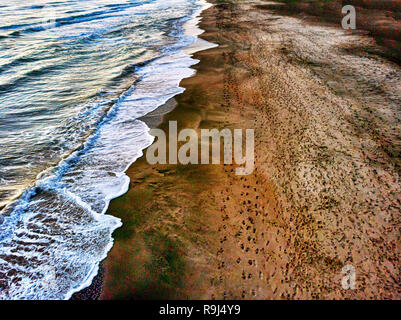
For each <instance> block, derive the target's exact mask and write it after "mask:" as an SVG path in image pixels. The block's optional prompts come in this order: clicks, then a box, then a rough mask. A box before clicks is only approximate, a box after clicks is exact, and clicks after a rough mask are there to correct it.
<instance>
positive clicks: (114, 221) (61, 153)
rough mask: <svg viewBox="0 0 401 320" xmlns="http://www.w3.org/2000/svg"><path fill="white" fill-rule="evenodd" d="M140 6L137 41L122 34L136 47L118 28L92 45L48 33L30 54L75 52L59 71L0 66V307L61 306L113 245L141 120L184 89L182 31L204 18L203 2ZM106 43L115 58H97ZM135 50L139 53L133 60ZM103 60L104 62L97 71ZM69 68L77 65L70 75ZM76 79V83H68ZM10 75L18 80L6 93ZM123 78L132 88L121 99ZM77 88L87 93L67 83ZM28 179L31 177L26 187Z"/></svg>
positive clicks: (145, 140)
mask: <svg viewBox="0 0 401 320" xmlns="http://www.w3.org/2000/svg"><path fill="white" fill-rule="evenodd" d="M97 1H100V0H97ZM122 2H125V1H122ZM138 3H140V4H141V5H143V6H144V7H143V8H142V9H141V10H142V11H143V12H145V13H146V14H148V16H146V15H145V14H143V19H144V20H140V21H138V22H135V25H137V26H141V27H140V28H143V26H144V23H143V22H144V21H145V20H146V19H148V20H149V19H152V23H151V24H150V25H151V26H152V27H151V29H150V30H147V32H146V33H144V34H143V35H142V34H138V33H135V34H133V35H131V34H130V33H129V32H128V35H129V37H131V38H132V37H135V38H134V39H135V43H134V45H133V46H129V45H128V46H127V39H128V38H121V37H120V35H121V32H114V31H116V30H121V29H123V28H125V31H124V32H123V34H125V35H127V30H128V29H127V28H126V22H125V20H124V21H123V23H119V24H117V26H118V27H116V24H112V25H107V28H104V24H102V26H101V27H100V26H98V25H90V27H91V28H92V29H91V30H89V34H93V33H94V31H93V28H97V27H99V28H100V29H98V31H96V32H95V33H97V34H98V35H99V37H98V38H97V39H96V40H95V41H93V42H87V41H86V40H87V39H88V37H87V36H88V34H87V33H86V29H85V32H82V30H78V31H77V30H75V29H70V28H68V29H65V31H63V32H62V33H56V34H54V33H52V32H55V31H48V32H49V34H48V36H49V38H48V39H50V40H51V41H50V44H52V45H49V42H45V43H39V44H38V45H37V46H36V47H35V48H34V50H32V52H38V50H39V49H38V48H43V49H46V50H53V51H54V52H55V54H56V53H57V51H60V50H65V49H64V46H66V45H69V46H72V44H73V46H74V47H73V48H71V47H70V49H69V56H68V58H67V56H66V57H65V58H64V60H63V62H62V63H61V64H55V65H53V64H51V65H47V66H46V65H38V66H36V69H33V70H32V69H30V68H29V67H28V66H30V65H32V64H36V63H41V61H40V60H38V59H36V58H34V57H32V56H31V57H29V56H27V55H22V54H21V55H19V56H20V57H21V58H14V59H13V60H11V61H10V60H6V62H5V63H1V62H2V60H1V59H0V70H3V72H1V73H0V80H1V79H3V88H1V89H0V90H3V92H2V93H3V94H2V95H0V102H1V103H3V105H2V108H3V109H2V110H4V114H5V115H6V117H4V119H3V120H4V121H3V125H0V142H2V143H5V144H4V145H5V148H6V151H7V153H4V154H2V153H1V152H0V173H1V175H0V180H1V181H2V185H1V187H0V195H2V194H4V195H8V196H9V195H10V194H14V196H13V198H11V197H10V198H9V200H8V202H7V199H5V200H4V201H3V204H4V203H5V206H4V208H3V209H2V211H1V213H0V299H68V298H70V297H71V295H72V294H73V293H74V292H76V291H79V290H80V289H82V288H84V287H86V286H88V285H89V284H90V283H91V281H92V279H93V277H94V276H95V275H96V274H97V271H98V265H99V262H100V261H101V260H103V259H104V258H105V257H106V255H107V252H108V251H109V250H110V248H111V247H112V245H113V239H112V233H113V231H114V230H115V229H116V228H118V227H120V226H121V221H120V220H119V219H118V218H116V217H112V216H110V215H107V214H106V211H107V208H108V205H109V202H110V200H111V199H113V198H115V197H117V196H119V195H121V194H123V193H125V192H126V191H127V189H128V187H129V178H128V177H127V176H126V174H125V171H126V170H127V168H128V167H129V166H130V165H131V164H132V162H134V161H135V160H136V159H138V158H139V157H140V156H142V152H143V150H144V149H145V148H146V147H147V146H149V145H150V144H151V143H152V142H153V137H152V136H150V135H149V133H148V132H149V128H148V127H147V126H146V124H145V123H144V122H142V121H140V120H138V119H139V118H140V117H142V116H144V115H146V114H147V113H149V112H151V111H153V110H155V109H156V108H157V107H159V106H161V105H163V104H164V103H166V102H167V101H168V100H169V99H171V97H173V96H175V95H177V94H179V93H181V92H183V90H184V89H183V88H180V87H179V83H180V81H181V80H182V79H183V78H185V77H189V76H191V75H192V74H193V72H194V71H193V70H192V69H191V68H190V67H191V66H192V65H193V64H195V63H196V62H197V61H196V60H194V59H192V58H191V57H190V56H189V55H188V54H186V53H185V52H184V50H183V49H184V48H186V47H187V46H188V45H190V44H192V43H193V42H194V41H195V40H196V36H193V35H192V36H191V35H187V34H184V33H183V29H182V25H183V23H184V22H185V21H187V20H188V19H190V18H191V17H193V16H194V15H195V13H196V12H198V10H200V5H199V3H198V1H195V0H193V1H190V0H180V1H177V0H176V1H168V0H165V1H142V2H135V5H136V6H137V7H138ZM145 5H147V6H145ZM106 6H109V4H107V5H106ZM109 7H110V8H115V7H113V6H109ZM118 8H119V9H121V10H122V8H132V4H131V3H125V4H124V3H122V4H121V6H120V7H118ZM93 21H94V20H92V22H93ZM117 22H118V21H115V23H117ZM158 25H160V27H159V28H156V26H158ZM70 27H71V26H70ZM131 27H132V30H135V26H131ZM137 30H140V29H137ZM57 32H58V31H57ZM77 34H79V37H78V38H77ZM54 35H56V36H55V37H54ZM116 35H117V38H114V37H115V36H116ZM99 40H101V41H102V42H101V43H100V42H99ZM4 41H7V40H4ZM21 41H22V40H21ZM108 41H111V42H112V43H113V45H114V47H115V49H116V48H118V49H119V50H110V51H107V50H106V52H102V50H99V48H98V45H101V46H102V48H100V49H103V50H105V48H108ZM0 45H1V42H0ZM118 45H120V46H119V47H118ZM17 47H18V43H17ZM20 47H21V48H23V45H22V44H21V46H20ZM133 47H135V48H137V50H136V51H135V50H133V51H134V52H133V53H131V52H130V51H131V50H132V48H133ZM88 48H89V49H88ZM144 48H145V49H146V50H145V51H146V52H145V53H144V52H143V49H144ZM63 52H66V51H63ZM105 53H106V54H107V55H105V57H104V58H105V59H108V60H104V61H105V63H108V64H107V65H106V66H101V65H99V63H101V62H100V61H101V60H99V59H100V57H102V56H103V55H104V54H105ZM82 57H84V58H85V59H86V60H85V61H83V62H82V61H81V60H80V59H82ZM65 60H66V61H69V62H70V63H71V64H72V62H74V63H75V66H74V67H70V68H69V67H68V66H66V65H64V64H65ZM109 60H111V61H109ZM3 62H4V60H3ZM123 62H124V64H123V65H121V64H122V63H123ZM1 68H3V69H1ZM79 68H82V69H81V70H80V69H79ZM85 68H86V69H85ZM102 68H106V70H103V69H102ZM79 72H81V73H83V74H82V75H81V76H80V77H79V78H77V80H74V79H75V78H74V77H75V76H76V75H77V74H78V75H79ZM85 72H86V73H88V72H89V75H87V74H86V73H85ZM97 72H99V75H98V76H97ZM13 73H14V74H15V76H14V79H17V80H8V81H9V82H8V83H5V84H4V82H5V81H6V80H7V78H9V76H10V75H12V74H13ZM16 75H18V77H19V78H18V77H17V76H16ZM2 76H3V78H1V77H2ZM56 76H58V77H59V78H57V77H56ZM10 79H12V78H10ZM55 79H58V80H57V81H56V82H55V81H54V80H55ZM70 79H72V80H70ZM127 81H131V86H130V87H129V89H127V90H126V89H124V90H123V89H122V88H124V87H125V88H126V83H127ZM77 82H78V83H80V82H81V84H82V85H84V86H85V87H84V90H80V89H79V87H78V86H76V87H75V86H74V84H76V83H77ZM110 84H112V86H111V87H110ZM91 87H93V88H96V91H93V92H95V93H96V94H94V93H93V92H92V91H91V90H90V89H88V88H91ZM12 88H14V89H12ZM99 89H101V90H99ZM39 93H40V95H39V96H38V94H39ZM27 96H29V97H31V99H32V101H26V97H27ZM11 98H13V99H14V101H19V102H20V103H21V106H20V108H19V110H18V113H19V116H18V119H19V122H18V124H14V125H11V122H10V121H8V120H11V119H12V118H13V119H15V116H12V115H13V114H15V108H14V109H13V108H12V106H13V104H10V105H8V102H9V101H11V100H10V99H11ZM35 99H36V100H35ZM46 99H48V100H46ZM49 99H50V100H49ZM49 101H51V102H49ZM49 103H50V105H51V104H54V106H55V107H54V108H50V105H49ZM0 105H1V104H0ZM28 113H30V116H28ZM7 119H8V120H7ZM43 124H45V126H44V125H43ZM2 128H3V129H2ZM2 130H4V131H2ZM6 130H8V132H7V136H6V134H5V133H6ZM13 130H14V131H13ZM10 155H15V157H10ZM24 170H26V171H24ZM35 170H36V175H35V179H31V180H29V179H30V178H29V177H30V176H29V175H30V174H32V173H35ZM3 181H4V184H3ZM26 181H27V182H26ZM24 184H27V187H26V188H25V189H23V190H21V191H20V192H21V193H20V194H19V195H18V193H17V190H18V188H19V186H21V185H24ZM13 188H14V189H13ZM14 190H15V192H14ZM0 200H1V198H0ZM3 204H2V203H1V202H0V205H3Z"/></svg>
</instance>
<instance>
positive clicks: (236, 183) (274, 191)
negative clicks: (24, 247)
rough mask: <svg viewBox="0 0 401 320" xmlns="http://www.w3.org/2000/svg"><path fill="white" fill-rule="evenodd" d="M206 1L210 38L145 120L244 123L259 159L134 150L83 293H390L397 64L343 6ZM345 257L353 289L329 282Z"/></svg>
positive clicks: (396, 257)
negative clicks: (323, 8)
mask: <svg viewBox="0 0 401 320" xmlns="http://www.w3.org/2000/svg"><path fill="white" fill-rule="evenodd" d="M210 2H212V3H214V6H213V7H211V8H209V9H207V10H206V11H204V12H203V13H202V21H201V23H200V28H201V29H203V30H205V33H204V34H202V35H201V38H202V39H204V40H206V41H208V42H210V43H214V44H218V45H219V46H218V47H216V48H212V49H208V50H204V51H200V52H197V53H196V54H195V55H194V58H196V59H198V60H199V61H200V62H199V63H198V64H197V65H196V66H194V69H195V70H196V75H194V76H193V77H191V78H187V79H185V80H183V81H182V82H181V86H182V87H184V88H185V89H186V91H185V92H184V93H183V94H181V95H178V96H176V97H175V98H174V99H172V100H170V101H169V102H168V103H167V104H166V105H165V106H163V107H162V108H159V109H158V110H156V111H155V112H153V113H152V114H150V115H148V116H146V117H145V118H143V120H144V121H145V122H146V123H147V124H148V125H149V126H151V127H158V128H161V129H164V130H165V131H166V132H168V130H167V129H168V122H169V121H172V120H174V121H177V122H178V127H179V128H193V129H196V130H198V131H199V130H200V129H202V128H218V129H222V128H230V129H234V128H242V129H246V128H250V129H254V130H255V155H256V157H255V169H254V171H253V173H252V174H251V175H248V176H237V175H235V174H234V169H235V166H232V165H223V164H221V165H150V164H148V162H147V161H146V158H145V157H142V158H140V159H138V160H137V161H136V162H135V163H134V164H133V165H132V166H131V167H130V168H129V170H128V172H127V174H128V175H129V177H130V179H131V182H130V189H129V191H128V192H127V193H126V194H125V195H123V196H122V197H119V198H117V199H115V200H113V201H112V202H111V204H110V207H109V209H108V212H107V213H108V214H109V215H112V216H115V217H118V218H121V219H122V222H123V226H122V227H121V228H119V229H117V230H116V231H115V232H114V234H113V237H114V239H115V243H114V246H113V248H112V249H111V251H110V252H109V254H108V256H107V258H106V259H105V260H104V262H103V267H104V272H102V273H101V274H100V275H99V276H98V277H97V280H96V281H95V282H94V283H95V284H94V285H93V286H92V287H90V288H89V289H87V290H86V291H85V292H86V295H89V296H91V297H92V298H94V297H95V298H96V297H97V296H99V295H100V298H101V299H400V298H401V285H400V284H401V281H400V265H401V264H400V253H401V247H400V209H401V190H400V189H401V188H400V187H401V181H400V168H401V167H400V166H401V157H400V154H401V140H400V137H401V129H400V123H401V110H400V105H401V70H400V68H399V65H397V64H396V63H394V62H391V61H389V60H387V59H386V58H384V57H383V56H382V55H378V54H375V52H377V50H376V51H375V50H362V48H377V45H376V43H375V42H374V39H373V38H372V37H369V36H368V35H365V34H355V33H350V32H347V31H345V30H343V29H341V25H340V22H338V23H337V24H336V23H333V22H331V23H329V22H321V23H320V22H316V21H312V20H308V19H307V18H305V17H303V18H302V19H300V18H299V17H297V16H294V15H293V16H284V15H281V14H280V13H279V12H278V11H276V10H274V8H273V7H274V6H276V4H271V3H270V2H267V1H233V2H230V1H224V2H223V1H210ZM269 5H272V8H270V7H269ZM346 265H351V266H353V267H354V268H355V271H356V288H355V290H345V289H343V287H342V285H341V281H342V280H341V279H342V278H343V276H344V275H343V274H342V269H343V267H344V266H346ZM102 278H104V280H102ZM91 292H92V293H91ZM93 292H95V293H93ZM83 295H84V296H85V293H84V294H83ZM80 298H84V297H82V296H81V297H80Z"/></svg>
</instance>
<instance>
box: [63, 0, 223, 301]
mask: <svg viewBox="0 0 401 320" xmlns="http://www.w3.org/2000/svg"><path fill="white" fill-rule="evenodd" d="M200 4H201V8H200V9H199V10H198V11H197V12H196V13H195V14H194V15H193V17H192V19H190V20H189V21H187V22H186V23H185V24H184V30H185V31H184V33H185V34H187V35H191V36H195V37H197V41H199V40H200V38H199V37H198V36H199V35H201V34H202V33H204V32H205V31H204V30H202V29H201V28H200V27H199V23H200V22H201V21H202V17H201V16H200V15H201V14H202V12H203V11H204V10H206V9H209V8H210V7H212V6H213V4H211V3H209V2H207V1H206V0H200ZM203 44H204V45H203V46H201V45H200V46H198V47H197V49H194V50H192V51H191V52H190V53H188V52H186V54H187V55H188V57H190V58H192V54H193V53H195V52H199V51H203V50H207V49H210V48H213V47H217V46H218V44H213V43H210V42H207V41H204V42H203ZM189 68H190V67H189ZM190 69H192V68H190ZM192 70H193V72H192V75H191V76H193V75H194V74H195V73H196V71H195V70H194V69H192ZM183 79H184V78H183ZM131 89H133V90H135V88H131ZM131 89H129V90H128V91H127V92H126V94H127V93H129V92H131V91H132V90H131ZM183 91H185V88H183V90H182V92H183ZM182 92H181V93H182ZM181 93H176V94H172V95H169V96H168V98H166V99H164V100H165V101H164V103H166V102H167V101H168V100H169V99H171V98H172V97H174V96H176V95H178V94H181ZM126 94H125V95H126ZM125 95H124V96H125ZM164 103H161V104H160V105H158V106H157V107H155V109H157V108H158V107H160V106H161V105H163V104H164ZM151 111H153V110H151ZM151 111H149V112H148V113H150V112H151ZM148 113H147V114H148ZM145 126H146V124H145ZM146 127H147V126H146ZM147 128H148V129H149V130H148V132H149V131H150V128H149V127H147ZM149 136H150V135H149ZM152 138H153V139H152V141H151V142H150V143H149V145H148V146H150V145H151V144H152V143H153V141H154V137H152ZM148 146H147V147H148ZM147 147H145V148H144V149H146V148H147ZM142 156H143V151H141V152H140V153H139V155H138V157H136V158H135V159H134V160H133V161H132V162H130V163H129V164H128V165H127V166H126V168H125V170H124V171H123V172H122V173H120V174H124V175H125V177H124V179H125V180H126V181H125V183H124V184H123V186H122V187H121V189H120V192H119V193H118V194H117V195H113V196H110V197H107V198H106V202H107V204H106V205H105V208H104V209H103V211H102V214H98V213H96V212H94V211H93V210H92V209H91V208H90V206H89V205H88V204H86V203H85V202H84V201H82V200H81V199H80V198H79V197H78V196H76V197H77V198H76V199H77V203H79V204H82V205H83V206H84V207H85V208H88V209H90V211H91V212H93V213H94V215H95V217H97V218H100V216H101V215H103V214H105V213H106V212H107V210H108V208H109V205H110V201H111V200H112V199H114V198H117V197H119V196H121V195H123V194H125V193H126V192H128V189H129V183H130V178H129V176H127V175H126V174H125V172H126V171H127V170H128V168H129V167H130V166H131V165H132V164H133V163H134V162H135V161H136V160H137V159H138V158H140V157H142ZM118 220H119V221H120V223H119V224H117V225H116V226H115V228H114V230H112V231H111V234H112V233H113V232H114V231H115V230H116V229H117V228H119V227H121V226H122V225H123V224H122V222H121V219H118ZM113 245H114V238H113V237H112V235H110V242H109V244H108V246H107V247H106V248H105V250H104V254H103V256H102V257H101V259H100V260H99V262H98V263H96V264H95V265H94V266H93V268H92V270H91V271H90V272H89V274H88V276H87V277H86V279H85V280H84V282H83V283H82V284H81V285H80V286H79V287H76V288H72V289H71V290H70V291H69V292H68V293H67V294H66V296H65V300H69V299H70V298H71V296H72V295H73V294H74V293H76V292H79V291H81V290H83V289H85V288H87V287H89V286H90V285H91V284H92V281H93V279H94V278H95V277H96V275H97V274H98V272H99V264H100V262H101V261H103V260H104V259H105V258H106V257H107V254H108V252H109V251H110V250H111V249H112V247H113Z"/></svg>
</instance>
